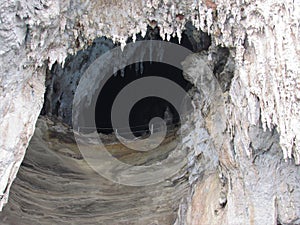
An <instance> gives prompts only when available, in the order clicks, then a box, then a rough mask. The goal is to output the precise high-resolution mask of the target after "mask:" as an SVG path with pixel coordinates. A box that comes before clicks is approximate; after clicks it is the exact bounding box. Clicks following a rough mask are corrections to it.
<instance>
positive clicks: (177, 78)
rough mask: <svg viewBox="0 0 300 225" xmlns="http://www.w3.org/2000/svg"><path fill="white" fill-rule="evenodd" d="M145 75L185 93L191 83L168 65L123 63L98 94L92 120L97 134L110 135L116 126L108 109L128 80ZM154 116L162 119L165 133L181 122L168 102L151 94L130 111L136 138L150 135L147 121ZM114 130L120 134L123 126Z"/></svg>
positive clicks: (129, 81) (130, 122)
mask: <svg viewBox="0 0 300 225" xmlns="http://www.w3.org/2000/svg"><path fill="white" fill-rule="evenodd" d="M148 76H159V77H163V78H167V79H169V80H171V81H173V82H175V83H176V84H177V85H179V86H180V87H181V88H183V89H184V90H185V91H186V92H188V91H189V89H190V88H191V87H192V84H191V83H190V82H188V81H187V80H185V79H184V77H183V75H182V71H181V70H180V69H178V68H176V67H173V66H171V65H168V64H164V63H160V62H143V63H139V64H137V65H136V64H135V65H129V66H126V67H125V68H124V69H123V70H122V71H118V72H117V73H116V74H115V75H114V76H112V77H111V78H110V79H108V81H107V82H106V83H105V85H104V86H103V88H102V89H101V91H100V93H99V95H98V99H97V103H96V109H95V123H96V127H97V131H98V132H99V133H103V134H110V133H112V132H114V131H115V130H114V129H116V128H114V129H113V127H112V123H111V110H112V105H113V102H114V99H115V98H116V96H117V95H118V93H119V92H120V91H121V90H122V89H123V88H124V87H125V86H126V85H128V84H129V83H131V82H133V81H135V80H138V79H141V78H143V77H148ZM182 101H183V99H182ZM154 117H160V118H162V119H164V120H165V122H166V124H167V129H168V132H169V131H172V130H173V129H174V128H176V127H177V126H179V125H180V118H179V114H178V112H177V111H176V110H175V108H174V106H173V105H172V104H171V103H169V102H168V101H166V100H164V99H162V98H159V97H151V96H150V97H147V98H143V99H141V100H140V101H138V102H137V103H136V104H135V105H134V107H133V108H132V109H131V111H130V114H129V124H130V129H131V131H132V133H133V135H135V136H136V137H139V136H145V135H147V134H149V133H150V130H149V129H151V128H149V122H150V120H151V119H152V118H154ZM155 125H158V124H154V126H155ZM156 127H157V126H156ZM117 129H118V133H119V134H120V135H122V130H123V128H122V127H119V128H117Z"/></svg>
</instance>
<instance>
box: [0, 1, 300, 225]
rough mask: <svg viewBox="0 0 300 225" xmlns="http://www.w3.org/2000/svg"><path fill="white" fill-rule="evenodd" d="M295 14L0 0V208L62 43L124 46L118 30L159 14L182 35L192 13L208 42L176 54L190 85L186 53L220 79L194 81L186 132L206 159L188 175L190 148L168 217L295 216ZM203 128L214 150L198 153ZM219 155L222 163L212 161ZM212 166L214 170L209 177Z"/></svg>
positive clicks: (229, 7) (254, 5)
mask: <svg viewBox="0 0 300 225" xmlns="http://www.w3.org/2000/svg"><path fill="white" fill-rule="evenodd" d="M299 20H300V3H299V2H297V1H293V0H288V1H286V2H282V1H279V0H278V1H272V0H267V1H253V0H250V1H246V2H244V1H234V0H230V1H227V0H216V1H215V2H213V1H210V0H205V1H204V0H203V1H202V0H198V1H194V0H188V1H184V2H182V1H175V0H174V1H167V0H161V1H160V0H149V1H102V0H101V1H96V0H92V1H85V2H82V1H76V0H75V1H56V0H49V1H39V2H36V1H24V0H20V1H15V2H11V1H7V0H5V1H3V2H2V3H1V14H0V43H1V50H0V59H1V63H2V65H1V68H0V72H1V77H0V115H1V118H0V124H1V125H0V126H1V127H0V135H1V140H0V149H1V155H0V209H2V207H3V205H4V204H5V203H6V202H7V200H8V194H9V190H10V187H11V184H12V182H13V180H14V179H15V177H16V174H17V171H18V169H19V167H20V164H21V162H22V160H23V157H24V155H25V151H26V148H27V146H28V143H29V140H30V138H31V136H32V134H33V132H34V127H35V123H36V120H37V118H38V115H39V114H40V110H41V108H42V105H43V98H44V91H45V83H44V82H45V77H46V68H47V66H48V67H49V68H51V67H52V65H53V64H54V63H55V62H58V63H61V64H62V66H64V63H65V59H66V57H67V54H76V52H77V51H78V50H80V49H83V48H86V47H87V46H88V45H90V44H91V43H92V41H93V40H94V39H95V38H96V37H100V36H104V37H107V38H111V39H112V40H113V42H115V43H118V44H120V45H121V46H122V47H125V45H126V40H127V39H128V37H132V39H133V41H135V40H136V36H137V34H138V33H140V32H141V35H142V36H144V35H145V34H146V32H147V26H150V27H153V28H155V27H156V26H159V27H160V29H159V32H160V33H159V34H160V36H161V37H162V38H163V39H166V40H170V38H171V36H172V35H177V36H178V38H179V39H181V34H182V30H183V29H184V27H185V24H186V23H187V22H188V21H191V22H192V24H193V25H194V26H195V27H196V28H197V29H201V30H202V31H204V32H208V34H210V35H211V38H212V47H211V50H210V53H209V54H206V55H205V54H202V55H201V54H199V55H197V56H194V57H191V59H188V60H187V62H186V64H185V65H186V71H190V73H188V74H189V75H187V79H189V80H190V81H191V83H193V84H194V85H195V86H196V87H199V85H198V84H197V82H199V81H200V80H199V77H201V76H202V75H203V74H201V72H199V71H202V70H198V71H191V70H193V69H192V68H193V66H191V65H194V69H195V70H196V68H197V65H198V64H199V63H200V64H201V65H202V66H203V62H205V65H206V64H207V65H208V67H207V71H206V72H207V73H211V74H212V75H213V76H215V77H216V78H217V80H218V81H219V84H220V86H221V87H220V89H218V90H215V89H208V90H209V91H210V94H209V95H208V94H207V93H202V94H204V96H214V97H216V98H215V99H217V101H213V102H210V101H209V100H215V99H209V98H208V99H207V100H208V101H205V102H195V103H197V104H198V106H197V107H198V108H197V107H196V109H197V110H196V113H195V115H193V118H192V120H191V121H193V122H194V126H193V129H194V130H193V131H192V134H193V135H192V136H191V137H192V138H191V142H190V144H191V146H194V147H193V151H196V152H197V151H198V153H199V154H200V153H201V154H204V155H205V160H204V161H205V162H207V161H210V162H211V163H209V165H210V166H209V168H206V169H205V171H211V172H205V173H204V174H202V176H203V178H202V179H199V175H201V169H200V168H201V166H200V164H198V163H197V162H196V161H195V162H194V161H193V157H192V158H191V159H190V160H191V161H190V162H192V161H193V162H194V163H191V167H190V168H191V171H192V172H193V173H194V174H195V175H194V176H191V177H190V178H189V179H190V185H191V195H190V197H187V199H186V200H183V202H182V204H181V207H180V208H179V212H178V215H179V216H178V220H177V223H178V224H181V223H184V221H185V220H186V221H187V223H191V224H197V221H199V219H201V218H202V219H203V220H204V219H205V218H206V219H207V221H212V219H209V218H207V217H210V218H211V217H212V216H213V215H216V217H217V219H216V220H215V221H222V223H228V224H241V223H243V224H266V223H267V224H269V223H276V222H277V223H281V224H297V223H300V221H299V218H300V216H299V210H298V209H299V200H298V199H300V198H299V184H297V182H296V181H297V180H299V167H297V166H296V165H299V164H300V149H299V148H300V119H299V118H300V115H299V112H300V75H299V71H300V56H299V55H300V42H299V38H300V34H299ZM195 38H196V36H195ZM200 41H201V40H199V41H198V43H199V42H200ZM218 45H222V46H224V47H227V48H229V50H228V51H229V52H228V53H226V50H224V52H223V54H224V57H225V56H226V55H227V56H226V57H229V60H227V61H226V63H225V65H224V68H223V69H218V68H215V67H214V66H213V64H214V60H215V59H214V56H215V54H214V51H217V50H216V49H217V48H215V46H218ZM229 53H230V54H229ZM217 55H218V54H217ZM199 57H200V58H199ZM226 57H225V58H226ZM205 68H206V67H205ZM233 68H234V72H232V69H233ZM208 84H209V85H211V82H210V81H209V82H208ZM210 87H211V88H213V87H212V86H210ZM200 95H201V93H200ZM197 104H196V105H197ZM200 118H202V119H200ZM203 132H204V133H205V134H204V133H203ZM206 135H207V137H208V138H209V139H210V140H212V143H213V145H214V147H213V148H210V150H211V149H214V152H204V153H202V152H203V146H202V144H203V143H202V142H200V139H199V137H203V136H206ZM201 146H202V147H201ZM193 151H192V152H193ZM201 154H200V155H201ZM192 155H193V156H196V155H197V154H194V152H193V153H192ZM194 159H195V157H194ZM197 159H198V160H199V159H200V161H201V157H197ZM283 159H285V161H284V160H283ZM192 164H193V165H192ZM218 164H220V166H219V167H220V168H221V169H220V170H222V171H221V172H220V174H221V175H219V174H218V173H216V168H219V167H218ZM197 165H198V166H197ZM195 168H198V169H195ZM218 176H219V180H222V179H223V180H222V181H219V182H221V183H220V184H218V181H217V177H218ZM193 177H194V178H195V179H194V178H193ZM200 177H201V176H200ZM197 180H198V181H199V182H198V184H196V183H197V182H196V181H197ZM200 181H203V182H202V183H201V182H200ZM222 182H223V183H222ZM271 185H274V186H275V187H276V188H273V187H272V186H271ZM207 187H211V188H212V189H213V190H216V191H218V192H219V191H220V192H222V194H221V195H220V201H219V203H218V204H219V205H218V206H215V205H211V209H214V210H216V211H214V212H213V213H212V212H207V213H205V215H202V214H201V213H200V214H199V212H200V211H202V210H201V209H202V208H203V205H201V204H199V201H201V200H202V196H203V195H204V194H205V193H206V192H205V188H207ZM193 191H195V194H194V198H193V199H192V196H193V195H192V194H193ZM241 192H243V195H242V194H241ZM197 199H198V200H197ZM215 199H216V198H215V196H211V195H208V196H207V197H206V198H205V199H203V201H204V202H207V204H208V203H211V204H215V203H212V202H214V201H215ZM225 199H226V201H225ZM207 204H205V206H206V205H207ZM199 210H200V211H199ZM205 210H209V209H207V208H206V209H205ZM196 214H197V215H196ZM195 221H196V222H195ZM245 221H246V222H245ZM212 224H213V223H212ZM215 224H218V222H215Z"/></svg>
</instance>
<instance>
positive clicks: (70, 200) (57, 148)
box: [0, 117, 188, 225]
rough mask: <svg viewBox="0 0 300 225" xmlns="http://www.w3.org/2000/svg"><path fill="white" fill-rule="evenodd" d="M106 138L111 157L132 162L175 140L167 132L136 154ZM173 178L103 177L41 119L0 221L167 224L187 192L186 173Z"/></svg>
mask: <svg viewBox="0 0 300 225" xmlns="http://www.w3.org/2000/svg"><path fill="white" fill-rule="evenodd" d="M106 138H107V139H106V145H105V147H106V148H107V149H108V150H109V152H110V153H111V154H112V155H113V156H114V157H116V158H118V159H119V160H122V161H124V162H126V163H131V164H134V165H143V164H146V163H151V162H152V161H154V160H160V159H163V158H165V157H166V155H167V154H168V153H169V152H170V151H171V150H172V149H174V148H175V147H176V144H177V142H178V141H177V139H176V138H175V135H174V133H173V134H169V135H168V136H167V138H166V139H165V140H164V142H163V143H162V144H161V145H160V146H159V147H158V148H157V149H154V150H153V151H152V150H151V151H150V152H148V153H138V152H133V151H132V150H129V149H127V148H126V147H124V146H123V145H122V144H120V143H119V142H117V141H115V140H114V141H113V140H112V139H111V138H110V137H109V136H106ZM175 177H176V178H169V179H168V180H165V181H163V182H161V183H158V184H155V185H149V186H142V187H134V186H125V185H121V184H118V183H114V182H112V181H110V180H107V179H105V178H104V177H102V176H100V175H99V174H98V173H96V172H95V171H94V170H92V169H91V168H90V167H89V165H88V164H87V163H86V162H85V160H84V158H83V157H82V155H81V154H80V152H79V150H78V147H77V145H76V142H75V140H74V136H73V133H72V131H71V130H70V129H69V128H68V127H67V126H65V125H63V124H60V123H58V122H57V121H56V122H54V121H51V120H50V119H49V118H46V117H41V118H40V119H39V120H38V123H37V127H36V131H35V134H34V136H33V137H32V139H31V141H30V144H29V147H28V149H27V153H26V156H25V159H24V161H23V163H22V166H21V168H20V170H19V172H18V175H17V178H16V180H15V181H14V183H13V185H12V189H11V193H10V199H9V202H8V204H7V205H6V206H5V207H4V210H3V212H1V213H0V223H1V224H3V225H4V224H9V225H21V224H22V225H24V224H26V225H27V224H28V225H36V224H51V225H52V224H112V225H114V224H116V225H117V224H138V225H143V224H145V225H146V224H147V225H148V224H152V225H155V224H159V225H164V224H166V225H170V224H173V223H174V222H175V220H176V217H177V211H178V206H179V203H180V201H181V199H182V197H183V196H185V195H186V194H187V190H188V182H187V177H186V175H182V176H178V175H176V176H175Z"/></svg>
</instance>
